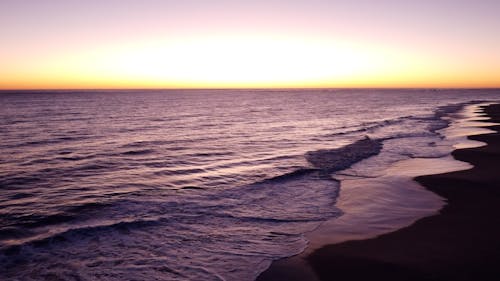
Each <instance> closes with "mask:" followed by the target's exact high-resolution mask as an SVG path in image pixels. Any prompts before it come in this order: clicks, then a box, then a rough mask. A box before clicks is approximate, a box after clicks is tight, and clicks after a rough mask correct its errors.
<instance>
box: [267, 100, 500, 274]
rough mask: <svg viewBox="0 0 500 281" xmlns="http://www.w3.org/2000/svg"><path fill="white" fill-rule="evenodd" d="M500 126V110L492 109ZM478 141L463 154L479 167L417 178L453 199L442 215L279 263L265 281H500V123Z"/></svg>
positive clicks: (488, 110) (489, 111)
mask: <svg viewBox="0 0 500 281" xmlns="http://www.w3.org/2000/svg"><path fill="white" fill-rule="evenodd" d="M485 112H486V114H487V115H488V116H490V117H492V120H491V121H492V122H500V105H492V106H488V107H487V108H486V109H485ZM488 128H489V129H492V130H494V131H496V133H494V134H487V135H478V136H471V137H469V138H470V139H473V140H478V141H481V142H485V143H487V146H483V147H479V148H470V149H461V150H455V151H454V152H453V153H452V155H453V157H455V159H457V160H461V161H465V162H469V163H471V164H472V165H474V168H472V169H470V170H466V171H459V172H451V173H445V174H438V175H431V176H422V177H417V178H416V181H418V182H419V183H420V184H422V185H423V186H425V187H426V188H427V189H429V190H431V191H433V192H435V193H436V194H438V195H440V196H442V197H444V198H446V201H447V203H448V204H447V205H446V206H445V207H444V208H443V209H442V210H441V211H440V213H439V214H438V215H435V216H431V217H426V218H423V219H421V220H419V221H417V222H416V223H414V224H413V225H411V226H409V227H406V228H403V229H400V230H398V231H395V232H392V233H389V234H384V235H381V236H379V237H376V238H372V239H367V240H358V241H348V242H343V243H340V244H334V245H328V246H324V247H322V248H320V249H319V250H316V251H314V252H313V253H312V254H310V255H309V256H307V257H306V258H305V259H303V258H301V257H295V258H290V259H285V260H281V261H277V262H274V263H273V265H272V266H271V268H270V269H269V270H267V271H265V272H264V273H262V274H261V275H260V276H259V278H258V280H366V279H372V280H498V279H499V278H500V133H498V132H499V131H500V126H492V127H488Z"/></svg>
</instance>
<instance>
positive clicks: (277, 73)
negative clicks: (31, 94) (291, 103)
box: [20, 36, 416, 88]
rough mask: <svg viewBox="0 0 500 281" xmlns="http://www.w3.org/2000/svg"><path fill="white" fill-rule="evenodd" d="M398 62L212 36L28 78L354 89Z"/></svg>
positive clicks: (90, 54)
mask: <svg viewBox="0 0 500 281" xmlns="http://www.w3.org/2000/svg"><path fill="white" fill-rule="evenodd" d="M402 56H404V54H400V53H398V52H396V51H394V50H389V49H383V48H374V47H371V48H366V47H364V46H362V45H361V44H355V43H351V42H337V41H333V40H321V39H314V38H301V39H295V38H279V37H252V36H245V37H243V36H242V37H214V36H211V37H196V38H184V39H183V40H177V41H169V40H153V41H147V42H146V43H143V42H142V43H126V44H120V45H111V46H106V47H102V46H101V47H100V48H95V49H82V50H76V51H72V52H70V53H66V54H60V53H58V54H53V55H49V56H46V57H45V60H43V61H41V62H39V63H38V65H39V66H40V72H36V71H35V72H36V73H32V74H27V75H30V76H31V77H37V78H38V79H35V83H34V84H35V87H36V86H38V87H44V86H45V87H50V85H51V83H54V84H56V83H55V81H52V80H54V79H57V81H58V83H59V84H62V85H64V86H66V87H86V86H87V85H92V83H93V84H94V85H97V87H103V88H106V87H116V86H118V87H144V86H146V87H294V86H298V87H300V86H302V87H303V86H329V85H332V84H333V85H341V86H342V85H345V86H352V85H359V84H360V83H362V82H361V81H360V77H362V79H364V81H365V83H368V84H369V83H370V81H372V82H373V81H376V80H380V77H381V76H383V75H384V74H390V73H392V75H394V73H395V72H401V69H402V67H408V65H409V64H408V63H409V60H408V58H404V59H403V58H402ZM403 60H404V61H405V62H406V64H405V65H404V66H401V65H400V61H403ZM411 65H412V67H415V65H416V64H415V63H414V62H412V63H411ZM20 76H22V75H20ZM37 82H38V85H37ZM94 87H95V86H94Z"/></svg>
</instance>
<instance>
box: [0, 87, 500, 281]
mask: <svg viewBox="0 0 500 281" xmlns="http://www.w3.org/2000/svg"><path fill="white" fill-rule="evenodd" d="M498 100H500V91H498V90H355V89H352V90H154V91H153V90H148V91H139V90H137V91H81V92H78V91H73V92H70V91H58V92H51V91H43V92H11V93H8V92H3V93H0V134H1V136H2V138H1V142H0V190H1V192H0V279H2V280H253V279H254V278H255V277H256V276H258V274H259V273H260V272H262V271H263V270H265V269H266V268H267V267H268V266H269V265H270V263H271V262H272V261H273V260H276V259H279V258H283V257H288V256H292V255H295V254H298V253H300V252H302V251H303V250H304V249H305V248H306V246H307V245H308V243H309V240H308V233H313V232H314V231H315V230H317V229H319V228H321V226H323V225H328V224H330V229H331V227H333V228H335V227H337V228H338V229H342V230H343V231H344V233H345V232H349V231H350V229H351V228H355V227H359V226H360V225H369V226H370V227H371V228H370V229H383V230H384V231H388V230H390V229H391V228H393V227H395V226H400V225H405V224H408V223H409V222H411V221H413V220H415V219H416V218H418V217H421V216H424V215H426V214H428V213H429V212H435V211H436V210H437V209H439V208H440V206H442V202H441V203H440V201H439V198H434V197H432V195H429V192H427V191H425V190H422V189H419V187H415V188H413V187H412V188H413V189H401V188H398V186H401V182H400V181H401V177H395V176H394V175H405V176H406V177H407V178H411V176H415V175H416V174H415V173H414V172H411V168H410V167H421V169H423V168H425V167H429V166H428V165H429V163H431V162H426V161H424V160H422V159H431V160H432V159H433V160H432V161H434V162H432V165H434V167H441V166H450V165H451V166H453V165H452V164H450V163H451V162H450V161H447V159H449V158H450V156H449V155H450V152H451V151H452V150H453V149H455V148H461V147H470V146H474V145H478V144H475V143H473V142H467V141H466V140H465V136H466V135H467V134H469V133H470V132H471V130H472V131H474V130H476V131H477V133H480V131H481V130H482V129H471V128H474V122H475V120H479V119H480V118H478V117H477V116H474V114H476V115H477V109H478V108H477V106H475V104H479V103H481V102H487V101H498ZM471 118H472V120H471ZM474 118H475V119H474ZM452 125H453V126H452ZM479 145H480V144H479ZM409 161H410V162H409ZM422 161H423V162H422ZM419 165H420V166H419ZM432 165H431V167H432ZM455 168H456V169H460V168H462V169H464V168H467V165H465V166H464V165H461V166H460V165H458V166H457V167H455ZM427 170H429V169H427ZM431 170H432V169H431ZM438 170H439V169H438ZM444 170H447V169H446V168H444ZM427 172H428V173H432V171H427ZM388 174H390V175H391V176H388ZM354 183H355V184H354ZM374 183H375V185H374V187H372V188H371V189H370V190H367V188H368V187H370V186H371V184H374ZM382 183H383V184H382ZM381 186H383V187H381ZM344 187H345V193H344V194H345V195H344V197H339V194H341V193H342V192H343V191H342V190H343V189H344ZM387 187H390V188H387ZM363 188H365V189H363ZM339 198H346V200H347V201H346V200H344V199H342V200H343V201H342V200H341V201H339ZM387 202H392V203H394V204H396V203H398V204H399V205H401V206H405V208H404V209H397V211H394V210H395V209H394V208H393V205H388V203H387ZM436 202H437V203H436ZM392 203H391V204H392ZM384 204H385V205H384ZM381 206H384V207H381ZM390 210H392V211H390ZM388 214H389V215H388ZM403 217H404V218H403ZM349 218H350V219H349ZM382 218H383V219H382ZM346 221H349V222H350V223H351V224H349V223H345V222H346ZM336 222H344V223H343V224H342V225H340V224H339V223H337V224H336ZM353 222H354V223H353ZM361 231H365V230H363V229H361ZM366 231H368V230H366ZM330 233H331V232H330Z"/></svg>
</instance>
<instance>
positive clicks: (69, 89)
mask: <svg viewBox="0 0 500 281" xmlns="http://www.w3.org/2000/svg"><path fill="white" fill-rule="evenodd" d="M162 90H187V91H189V90H500V86H486V87H440V86H437V87H424V86H417V87H391V86H389V87H227V88H226V87H213V88H211V87H199V88H195V87H193V88H186V87H183V88H176V87H172V88H169V87H159V88H33V89H26V88H18V89H16V88H12V89H0V92H47V91H60V92H62V91H162Z"/></svg>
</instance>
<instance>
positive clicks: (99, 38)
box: [0, 0, 500, 89]
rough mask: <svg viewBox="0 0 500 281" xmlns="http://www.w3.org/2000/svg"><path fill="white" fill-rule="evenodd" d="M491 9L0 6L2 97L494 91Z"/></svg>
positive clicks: (32, 0) (445, 5)
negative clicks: (92, 91) (159, 91)
mask: <svg viewBox="0 0 500 281" xmlns="http://www.w3.org/2000/svg"><path fill="white" fill-rule="evenodd" d="M499 12H500V1H498V0H491V1H485V0H482V1H481V0H480V1H472V0H470V1H462V0H454V1H452V0H449V1H448V0H433V1H431V0H422V1H406V0H400V1H397V0H393V1H390V0H380V1H372V0H370V1H368V0H366V1H333V0H329V1H326V0H324V1H320V0H288V1H277V0H266V1H261V0H254V1H229V0H225V1H222V0H221V1H208V0H207V1H201V0H200V1H193V0H183V1H179V0H176V1H160V0H157V1H155V0H144V1H139V0H137V1H132V0H116V1H111V0H95V1H90V0H87V1H81V0H1V1H0V26H1V27H0V40H1V41H0V89H69V88H186V87H187V88H225V87H230V88H235V87H236V88H238V87H500V16H499Z"/></svg>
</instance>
